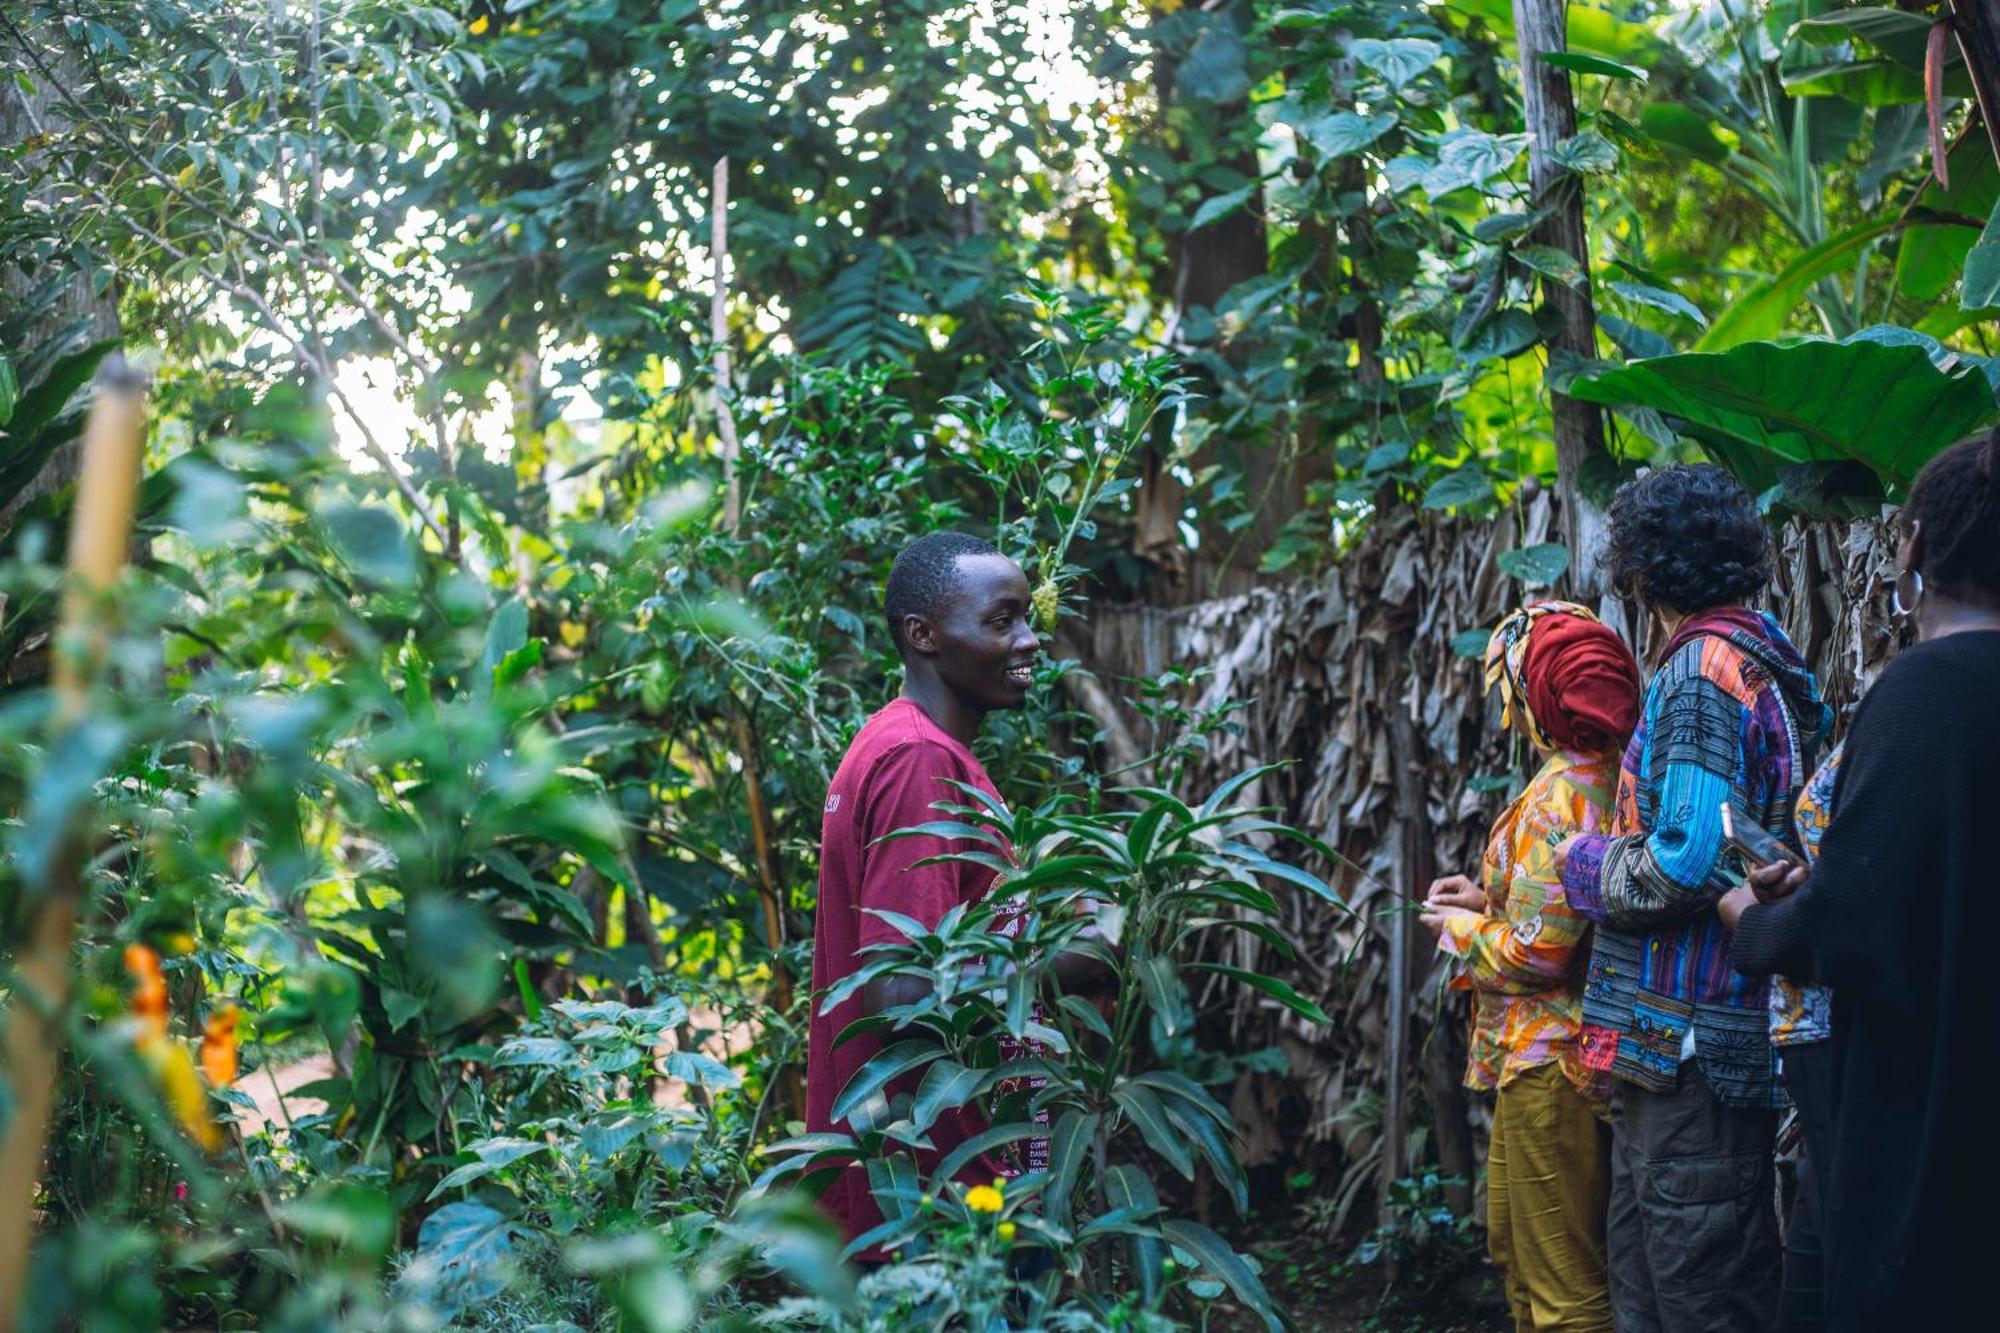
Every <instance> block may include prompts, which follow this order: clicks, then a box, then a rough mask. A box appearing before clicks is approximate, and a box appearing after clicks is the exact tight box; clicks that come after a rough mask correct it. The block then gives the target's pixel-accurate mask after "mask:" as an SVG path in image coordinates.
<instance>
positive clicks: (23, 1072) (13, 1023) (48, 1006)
mask: <svg viewBox="0 0 2000 1333" xmlns="http://www.w3.org/2000/svg"><path fill="white" fill-rule="evenodd" d="M144 406H145V391H144V385H143V382H142V381H141V380H140V378H139V376H137V375H136V374H134V373H133V372H132V371H131V370H130V369H128V368H127V367H126V365H125V361H124V358H122V357H120V356H119V355H118V354H117V353H115V352H114V353H112V354H111V356H109V357H107V358H106V360H105V364H104V366H103V368H102V369H101V370H100V371H99V373H98V380H97V399H96V402H95V404H94V405H93V406H92V408H91V411H90V420H89V422H88V424H87V425H86V426H85V428H84V436H83V451H82V470H81V472H80V473H79V475H78V480H77V488H76V506H75V510H74V512H73V514H72V516H71V519H70V530H69V579H68V585H67V587H66V588H65V590H64V596H63V607H62V618H61V620H60V622H59V626H60V628H59V630H58V633H57V639H56V643H57V646H58V651H57V652H56V654H55V665H54V671H53V680H54V688H55V697H56V718H55V729H56V731H57V732H58V733H60V732H62V731H66V730H67V729H69V728H70V727H73V726H75V725H76V724H77V723H78V722H79V721H81V720H82V719H83V717H84V716H85V714H86V713H87V712H88V710H89V699H90V682H91V680H92V679H93V678H94V677H95V675H96V673H97V669H98V666H99V664H100V663H101V662H102V661H103V657H104V653H105V649H106V647H107V646H108V643H109V639H110V634H109V627H108V626H107V625H106V623H105V620H104V617H103V615H102V614H101V608H100V605H99V604H100V602H101V601H102V599H103V596H104V594H105V593H106V592H107V591H108V590H109V589H110V588H111V586H112V585H113V584H114V583H116V582H117V579H118V572H119V570H120V569H122V568H123V567H124V564H125V557H126V551H127V549H128V547H129V546H130V544H131V541H132V518H133V512H134V509H135V507H136V505H137V503H138V492H139V449H140V438H141V434H140V427H141V422H142V418H143V412H144ZM78 648H80V649H81V651H77V649H78ZM40 888H41V893H40V895H39V901H37V902H36V903H35V904H34V905H33V906H32V907H31V909H30V913H29V920H28V928H27V931H26V933H25V935H24V937H23V939H22V941H21V947H20V950H19V952H18V953H17V954H16V955H15V960H14V975H13V994H12V995H11V996H10V1003H9V1004H8V1006H7V1014H6V1022H5V1027H4V1038H0V1040H4V1043H5V1045H4V1050H5V1057H6V1077H7V1081H8V1083H9V1085H10V1087H11V1089H12V1092H13V1101H14V1107H13V1114H12V1115H11V1116H10V1117H9V1118H8V1120H7V1123H6V1127H5V1130H4V1137H0V1333H13V1330H14V1329H15V1328H16V1327H17V1326H18V1321H19V1318H20V1301H21V1299H22V1297H23V1295H24V1294H25V1290H26V1286H27V1273H28V1250H29V1247H30V1245H31V1244H32V1242H33V1237H34V1225H35V1196H36V1192H37V1189H38V1187H39V1184H40V1180H41V1172H42V1159H43V1157H44V1155H45V1154H46V1152H47V1148H48V1129H49V1119H50V1116H51V1114H52V1112H53V1110H54V1106H55V1087H56V1074H57V1060H58V1058H59V1057H60V1055H61V1054H62V1039H63V1016H62V1010H63V1007H64V1006H65V1005H66V1004H67V1003H68V1001H69V980H70V978H69V954H70V945H71V943H72V941H73V940H74V939H75V935H76V917H77V905H78V903H79V902H81V900H82V896H83V895H82V856H81V851H80V848H79V846H78V840H77V838H76V836H75V831H74V830H72V831H71V832H70V834H69V835H68V836H66V837H64V838H63V839H62V840H61V841H60V842H59V844H58V851H57V854H56V857H55V860H54V862H53V864H52V865H51V867H50V871H49V875H48V879H47V881H46V882H45V883H44V884H42V885H41V886H40Z"/></svg>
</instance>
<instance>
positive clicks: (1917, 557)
mask: <svg viewBox="0 0 2000 1333" xmlns="http://www.w3.org/2000/svg"><path fill="white" fill-rule="evenodd" d="M1923 567H1924V525H1923V524H1921V523H1918V522H1916V521H1914V520H1912V522H1911V523H1910V535H1909V536H1907V537H1905V538H1903V550H1902V558H1901V559H1900V560H1898V561H1897V562H1896V572H1897V573H1899V574H1901V573H1905V572H1907V571H1909V570H1912V569H1915V570H1921V569H1922V568H1923Z"/></svg>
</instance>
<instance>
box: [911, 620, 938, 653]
mask: <svg viewBox="0 0 2000 1333" xmlns="http://www.w3.org/2000/svg"><path fill="white" fill-rule="evenodd" d="M903 642H904V643H906V644H908V645H909V648H910V651H911V652H913V653H922V654H923V655H924V656H926V657H935V656H936V655H937V650H938V646H937V634H936V632H935V631H934V630H933V629H932V627H931V622H930V621H928V620H926V619H925V618H924V617H922V616H920V615H918V614H916V613H915V612H911V613H910V614H909V615H907V616H904V617H903Z"/></svg>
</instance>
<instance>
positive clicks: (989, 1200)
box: [965, 1185, 1007, 1213]
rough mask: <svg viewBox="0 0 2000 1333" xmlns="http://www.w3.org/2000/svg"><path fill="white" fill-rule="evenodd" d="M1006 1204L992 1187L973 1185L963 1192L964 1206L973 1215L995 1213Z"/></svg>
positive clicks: (998, 1192)
mask: <svg viewBox="0 0 2000 1333" xmlns="http://www.w3.org/2000/svg"><path fill="white" fill-rule="evenodd" d="M1006 1202H1007V1200H1006V1199H1005V1198H1004V1197H1003V1196H1002V1195H1001V1193H1000V1191H999V1190H998V1189H996V1188H995V1187H994V1186H992V1185H974V1186H973V1187H972V1188H971V1189H969V1190H967V1191H966V1192H965V1206H966V1207H967V1208H970V1209H971V1210H972V1211H973V1212H975V1213H997V1212H999V1211H1000V1209H1001V1207H1002V1206H1003V1205H1004V1204H1005V1203H1006Z"/></svg>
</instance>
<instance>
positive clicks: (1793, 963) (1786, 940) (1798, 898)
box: [1730, 881, 1813, 982]
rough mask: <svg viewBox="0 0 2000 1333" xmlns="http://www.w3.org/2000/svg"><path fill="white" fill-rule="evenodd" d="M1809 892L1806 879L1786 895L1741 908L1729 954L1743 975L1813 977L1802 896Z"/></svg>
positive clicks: (1797, 980) (1810, 885)
mask: <svg viewBox="0 0 2000 1333" xmlns="http://www.w3.org/2000/svg"><path fill="white" fill-rule="evenodd" d="M1811 893H1812V884H1811V882H1810V881H1808V882H1807V883H1806V884H1805V885H1804V886H1802V887H1801V888H1800V889H1799V891H1798V892H1796V893H1794V894H1793V895H1792V896H1791V897H1789V898H1780V899H1779V900H1778V901H1777V902H1774V903H1756V904H1754V905H1752V906H1750V907H1748V908H1745V909H1744V912H1743V916H1742V918H1741V919H1740V920H1739V921H1737V923H1736V938H1735V939H1734V940H1733V941H1732V942H1731V944H1730V958H1731V961H1732V962H1733V963H1734V964H1735V965H1736V970H1737V971H1738V972H1741V973H1742V974H1743V975H1744V976H1746V977H1768V976H1773V975H1782V976H1784V977H1785V978H1786V979H1787V980H1790V981H1794V982H1807V981H1811V980H1812V979H1813V976H1812V970H1813V965H1812V946H1811V945H1810V944H1809V943H1808V942H1807V940H1806V920H1805V911H1804V905H1805V904H1804V900H1805V899H1806V898H1807V897H1808V896H1810V895H1811Z"/></svg>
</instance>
